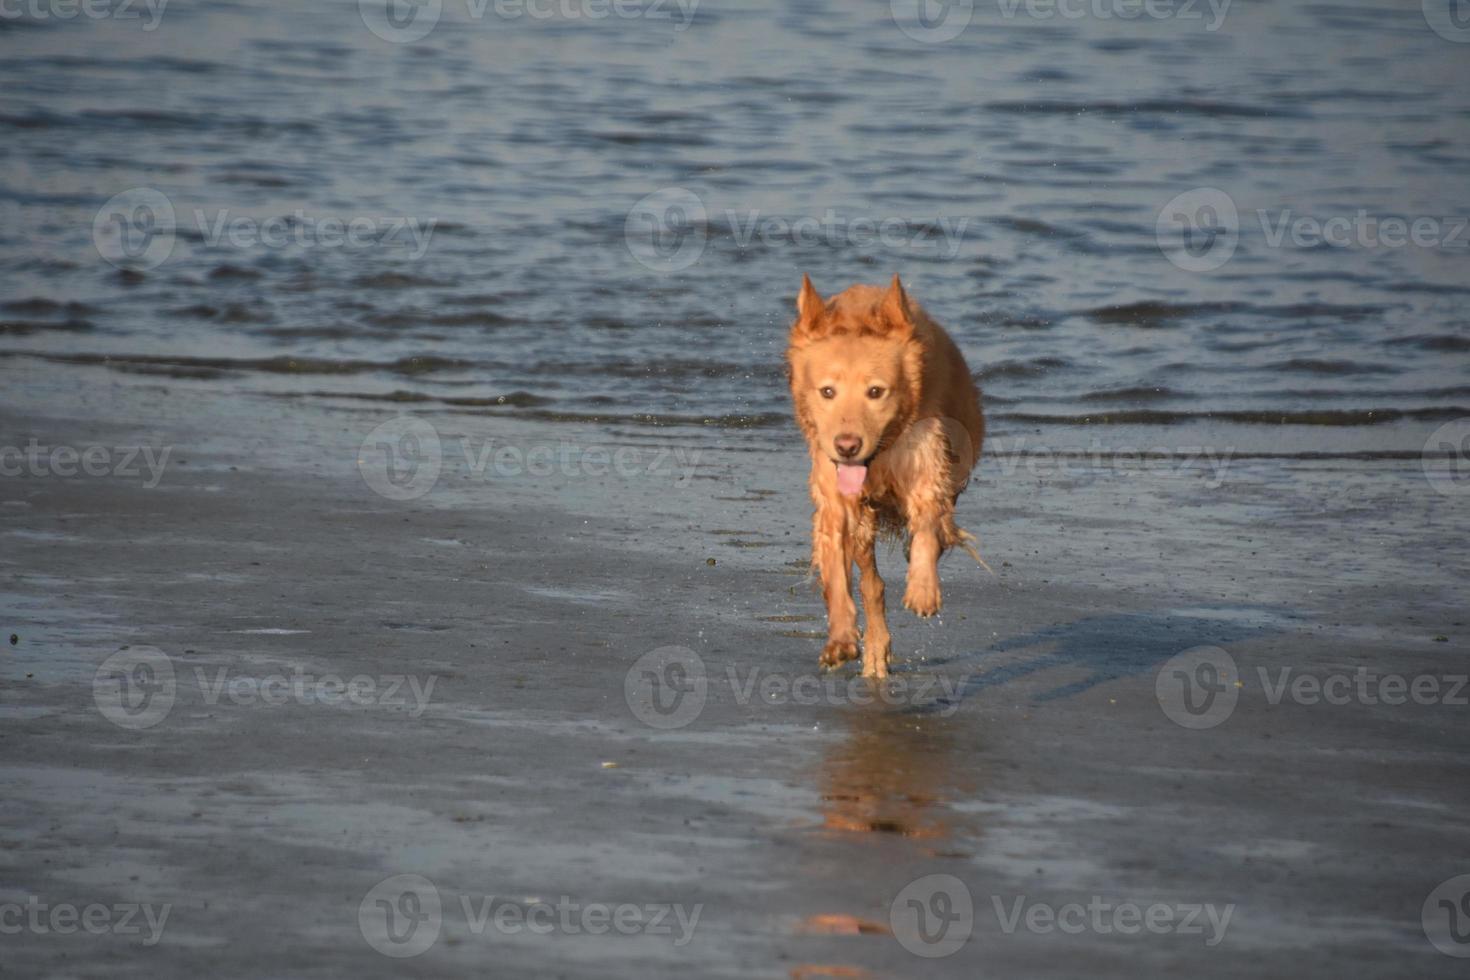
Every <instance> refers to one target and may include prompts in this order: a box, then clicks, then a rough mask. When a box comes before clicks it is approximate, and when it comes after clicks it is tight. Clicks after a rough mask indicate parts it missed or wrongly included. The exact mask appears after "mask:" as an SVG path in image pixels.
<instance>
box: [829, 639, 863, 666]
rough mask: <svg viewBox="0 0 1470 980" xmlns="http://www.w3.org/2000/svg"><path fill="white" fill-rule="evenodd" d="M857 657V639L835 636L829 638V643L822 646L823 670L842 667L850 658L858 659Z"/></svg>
mask: <svg viewBox="0 0 1470 980" xmlns="http://www.w3.org/2000/svg"><path fill="white" fill-rule="evenodd" d="M857 657H858V645H857V640H851V639H847V640H839V639H835V638H834V639H831V640H828V641H827V645H826V646H824V647H822V659H821V661H820V663H821V665H822V669H823V670H832V669H834V668H837V667H841V666H842V665H843V664H845V663H847V662H848V661H849V660H856V659H857Z"/></svg>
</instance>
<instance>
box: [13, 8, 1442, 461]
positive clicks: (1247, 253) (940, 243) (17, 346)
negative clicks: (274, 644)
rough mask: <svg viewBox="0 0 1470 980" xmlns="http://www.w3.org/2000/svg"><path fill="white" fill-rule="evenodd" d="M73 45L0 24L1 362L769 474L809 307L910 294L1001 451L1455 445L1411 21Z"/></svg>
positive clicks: (555, 21) (1090, 18)
mask: <svg viewBox="0 0 1470 980" xmlns="http://www.w3.org/2000/svg"><path fill="white" fill-rule="evenodd" d="M1436 4H1438V6H1436ZM65 9H70V8H67V6H66V5H65V4H61V5H58V4H56V3H47V2H41V0H37V2H35V3H30V4H28V5H19V4H17V5H13V6H10V7H7V8H6V13H5V14H4V15H0V356H4V357H6V358H22V359H41V360H42V361H44V362H45V363H47V364H49V365H50V366H51V369H53V370H61V371H65V370H76V371H78V372H79V377H81V376H86V377H93V376H95V374H96V370H97V367H96V366H97V365H103V366H104V367H105V369H106V370H107V371H108V372H109V373H110V374H111V375H113V376H115V380H116V382H117V383H125V384H151V385H160V384H163V385H168V386H179V385H187V386H202V387H205V388H229V389H231V390H232V391H234V392H244V393H247V394H249V395H258V396H259V397H261V398H269V399H278V398H305V399H314V400H322V401H325V402H331V403H335V404H341V405H358V406H362V407H365V408H377V409H381V410H383V411H392V410H394V409H395V408H400V407H401V408H402V409H404V410H411V411H419V412H464V413H478V414H490V415H506V416H525V417H530V418H536V419H540V420H551V421H556V420H563V419H565V420H574V421H581V420H599V421H601V422H603V423H605V424H607V425H608V426H609V427H611V428H613V429H616V430H618V431H621V432H638V433H642V434H643V435H645V436H647V437H649V438H696V437H697V438H701V439H717V440H726V441H727V442H728V443H729V444H731V445H734V444H737V443H741V444H752V445H755V446H765V445H776V444H790V442H791V440H792V439H793V432H794V427H793V426H792V424H791V422H790V421H789V411H788V407H787V394H786V391H785V387H784V378H783V372H782V361H781V353H782V348H783V344H784V337H785V332H786V329H787V326H788V324H789V322H790V319H791V315H792V304H793V301H794V297H795V293H796V287H797V285H798V283H799V281H800V276H801V274H802V273H803V272H807V273H810V274H811V276H812V278H813V280H814V281H815V282H816V284H817V285H818V287H819V289H821V290H822V291H823V292H833V291H836V290H838V289H840V288H842V287H843V286H845V285H847V284H849V283H852V282H857V281H868V282H883V281H886V280H887V279H889V278H890V277H891V276H892V275H894V274H895V273H898V274H900V275H902V277H903V278H904V281H905V283H906V284H907V286H908V288H909V291H910V293H911V295H912V296H913V297H914V298H916V299H917V300H919V301H920V302H922V303H924V304H925V306H926V307H927V308H928V309H929V311H930V312H931V314H932V315H934V316H935V317H936V318H937V319H938V320H939V321H940V322H941V323H943V324H945V325H946V326H947V327H948V328H949V329H950V331H951V332H952V333H953V334H954V335H955V337H956V339H957V340H958V341H959V343H960V345H961V347H962V348H963V349H964V351H965V353H966V356H967V359H968V360H969V362H970V365H971V367H972V368H973V370H974V372H975V374H976V376H977V377H978V378H979V379H980V381H981V384H982V387H983V389H984V392H985V402H986V408H987V412H988V414H989V417H990V420H991V426H992V432H993V433H994V434H995V436H996V439H997V442H996V444H997V445H1005V444H1006V440H1008V439H1009V440H1011V445H1012V446H1013V447H1015V446H1017V445H1020V441H1022V440H1025V439H1030V440H1032V445H1037V444H1039V443H1047V444H1051V445H1056V446H1077V447H1084V446H1087V445H1089V444H1090V445H1092V446H1094V447H1103V448H1107V447H1110V446H1111V447H1116V446H1118V445H1120V444H1123V443H1127V444H1129V445H1133V446H1155V447H1161V448H1162V449H1164V450H1166V451H1174V450H1180V449H1182V448H1184V447H1186V446H1190V445H1199V444H1200V443H1202V442H1203V443H1207V444H1210V443H1218V444H1219V445H1221V446H1225V445H1228V446H1230V447H1231V448H1233V449H1236V450H1240V451H1253V452H1258V453H1265V454H1274V453H1282V454H1286V455H1293V454H1301V453H1308V454H1322V453H1326V454H1329V455H1330V454H1341V455H1346V456H1349V457H1351V456H1353V455H1355V454H1363V453H1377V454H1384V453H1387V454H1403V455H1415V456H1417V455H1418V454H1419V453H1420V452H1421V451H1422V450H1423V448H1424V446H1425V444H1426V440H1427V439H1429V438H1430V433H1431V432H1433V431H1434V430H1436V429H1437V428H1438V427H1440V426H1442V425H1444V424H1445V423H1447V422H1451V421H1452V420H1456V419H1459V418H1461V417H1463V416H1466V415H1470V357H1467V352H1470V314H1467V306H1470V303H1467V301H1470V275H1467V271H1470V228H1467V222H1470V84H1467V83H1470V43H1465V42H1466V41H1467V40H1470V22H1466V23H1464V24H1462V23H1461V20H1457V19H1456V18H1455V17H1454V16H1453V15H1454V14H1455V12H1456V8H1455V7H1453V6H1452V5H1446V4H1445V3H1444V2H1443V0H1425V2H1424V4H1422V5H1421V4H1419V3H1414V2H1396V3H1389V2H1378V3H1370V2H1361V0H1358V2H1348V3H1333V4H1326V3H1313V2H1285V0H1282V2H1262V0H1235V2H1224V0H1216V2H1215V3H1214V4H1213V5H1212V4H1209V3H1205V2H1203V0H1201V2H1190V0H1180V2H1179V3H1177V4H1174V3H1162V2H1160V3H1156V4H1151V5H1150V6H1149V7H1147V8H1144V7H1143V6H1142V5H1141V4H1138V3H1132V2H1131V0H1063V2H1062V4H1061V5H1060V6H1058V5H1056V4H1054V3H1049V2H1046V0H1024V2H1023V0H1016V2H1011V0H1004V2H1002V0H988V2H982V0H974V2H973V3H948V4H942V3H929V2H925V3H922V4H921V3H917V2H914V0H907V2H906V0H894V2H893V3H889V2H886V0H884V2H866V0H864V2H858V0H842V2H838V0H832V2H829V3H822V2H808V3H795V2H793V3H777V2H754V0H739V2H736V0H701V2H698V3H691V2H690V0H684V2H683V4H682V5H681V4H679V3H675V2H673V0H667V2H659V0H646V2H633V0H626V2H623V3H620V4H618V5H616V6H614V5H613V4H611V2H607V3H602V2H599V0H500V2H498V3H497V2H494V0H489V2H486V3H481V2H479V0H419V2H418V3H417V4H409V3H407V2H405V0H392V2H391V4H390V2H388V0H364V2H362V3H359V2H357V0H351V2H347V0H313V2H311V3H298V2H288V0H279V2H261V0H248V2H203V0H197V2H196V0H169V2H167V3H166V4H163V5H162V6H161V7H160V5H159V4H158V3H157V0H154V2H152V3H149V2H147V0H135V2H133V3H131V4H123V2H122V0H117V3H114V4H110V5H109V4H103V5H101V7H100V8H99V9H101V10H102V11H103V13H104V14H105V15H104V16H93V15H88V14H86V13H82V14H78V15H76V16H73V17H70V18H64V17H62V16H61V14H62V13H63V12H64V10H65ZM17 14H19V16H17ZM129 15H132V16H129ZM390 15H391V16H390ZM82 372H89V373H86V374H85V375H83V373H82ZM694 429H697V430H699V432H698V435H697V436H696V435H695V434H694V433H693V432H692V431H691V430H694Z"/></svg>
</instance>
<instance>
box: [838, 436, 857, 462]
mask: <svg viewBox="0 0 1470 980" xmlns="http://www.w3.org/2000/svg"><path fill="white" fill-rule="evenodd" d="M832 445H834V446H836V447H837V455H839V456H841V457H842V458H843V459H852V458H853V457H854V456H856V455H857V454H858V453H860V452H862V449H863V437H862V436H854V435H848V434H846V433H844V434H843V435H840V436H838V437H837V438H836V439H833V440H832Z"/></svg>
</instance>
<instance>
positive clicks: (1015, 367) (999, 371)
mask: <svg viewBox="0 0 1470 980" xmlns="http://www.w3.org/2000/svg"><path fill="white" fill-rule="evenodd" d="M1070 365H1071V362H1069V361H1067V360H1066V359H1064V358H1061V357H1034V358H1031V359H1030V360H1025V361H997V362H995V363H994V364H987V365H986V366H985V367H983V368H981V369H980V370H979V371H976V372H975V375H974V377H975V380H976V381H992V380H994V379H996V378H1039V377H1041V376H1042V375H1043V374H1046V373H1047V372H1048V371H1055V370H1057V369H1060V368H1065V367H1069V366H1070Z"/></svg>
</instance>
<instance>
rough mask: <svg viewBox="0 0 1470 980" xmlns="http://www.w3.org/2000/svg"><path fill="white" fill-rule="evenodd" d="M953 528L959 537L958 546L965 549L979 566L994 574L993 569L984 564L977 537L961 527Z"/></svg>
mask: <svg viewBox="0 0 1470 980" xmlns="http://www.w3.org/2000/svg"><path fill="white" fill-rule="evenodd" d="M955 530H956V531H957V532H958V534H957V537H958V539H959V540H958V544H959V546H960V547H961V548H963V549H965V552H966V553H967V554H968V555H969V556H970V557H971V558H973V559H975V561H976V562H978V563H979V565H980V567H981V568H983V569H985V570H986V571H987V572H989V573H990V574H991V575H992V576H994V575H995V569H993V568H991V567H990V566H989V565H987V564H985V559H984V558H981V557H980V548H979V545H980V539H979V538H977V537H975V535H973V534H971V533H970V532H969V531H966V530H965V529H964V528H962V527H960V528H955ZM997 577H998V576H997Z"/></svg>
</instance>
